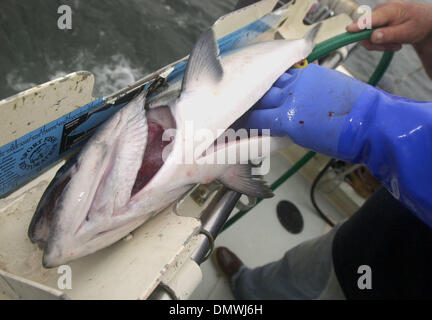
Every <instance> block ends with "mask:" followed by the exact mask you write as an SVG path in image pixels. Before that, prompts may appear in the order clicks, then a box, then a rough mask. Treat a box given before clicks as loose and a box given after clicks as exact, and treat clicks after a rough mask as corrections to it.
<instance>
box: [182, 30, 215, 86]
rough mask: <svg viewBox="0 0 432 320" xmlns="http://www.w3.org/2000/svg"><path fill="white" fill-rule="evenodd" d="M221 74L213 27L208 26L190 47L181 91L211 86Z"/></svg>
mask: <svg viewBox="0 0 432 320" xmlns="http://www.w3.org/2000/svg"><path fill="white" fill-rule="evenodd" d="M222 76H223V69H222V65H221V63H220V59H219V48H218V45H217V42H216V39H215V36H214V33H213V29H211V28H209V29H207V30H206V31H204V32H203V33H202V34H201V36H200V37H199V39H198V41H197V42H196V43H195V46H194V48H193V49H192V52H191V54H190V56H189V61H188V64H187V67H186V71H185V75H184V78H183V83H182V91H187V90H192V89H193V88H197V87H201V86H211V85H212V84H216V83H217V82H219V80H220V79H222Z"/></svg>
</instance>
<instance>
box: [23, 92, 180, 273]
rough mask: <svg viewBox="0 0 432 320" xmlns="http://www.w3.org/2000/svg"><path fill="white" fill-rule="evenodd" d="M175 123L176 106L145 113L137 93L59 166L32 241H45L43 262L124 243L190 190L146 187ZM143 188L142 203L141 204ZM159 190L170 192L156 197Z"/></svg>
mask: <svg viewBox="0 0 432 320" xmlns="http://www.w3.org/2000/svg"><path fill="white" fill-rule="evenodd" d="M169 127H175V121H174V119H173V117H172V115H171V111H170V107H168V106H160V107H157V108H154V109H151V110H150V111H147V112H146V111H145V110H144V98H143V96H138V97H137V98H135V99H133V100H132V101H131V102H129V104H128V105H126V106H125V107H123V109H121V110H120V111H119V112H117V113H116V114H115V115H113V116H112V118H110V119H109V120H108V121H106V122H105V123H104V125H103V126H101V127H100V128H99V129H98V130H97V131H96V132H95V134H94V135H93V136H92V138H91V139H90V140H89V141H88V142H87V143H86V145H85V146H84V147H83V149H82V150H81V151H80V152H79V153H78V154H77V155H75V156H74V157H72V158H71V159H69V160H68V161H67V162H66V164H65V165H64V166H63V167H62V168H61V169H60V170H59V171H58V172H57V175H56V177H55V178H54V179H53V180H52V182H51V183H50V185H49V186H48V188H47V189H46V191H45V193H44V195H43V196H42V198H41V200H40V202H39V205H38V207H37V209H36V212H35V214H34V216H33V219H32V222H31V224H30V228H29V237H30V239H31V240H32V241H33V242H35V243H38V244H40V245H41V246H43V247H44V257H43V264H44V266H45V267H55V266H58V265H61V264H64V263H66V262H68V261H70V260H73V259H76V258H79V257H82V256H85V255H88V254H90V253H93V252H95V251H97V250H99V249H101V248H103V247H106V246H108V245H110V244H112V243H114V242H116V241H118V240H119V239H121V238H122V237H124V236H126V235H127V234H128V233H129V232H131V231H132V230H134V229H135V228H136V227H138V226H139V225H140V224H142V223H143V222H144V221H145V220H147V219H148V218H150V217H151V216H153V215H154V214H155V213H157V212H160V211H161V210H162V209H164V208H166V207H167V206H168V205H169V204H170V203H171V202H172V201H173V200H172V199H175V198H176V197H178V193H180V192H184V188H180V187H179V188H177V190H171V192H164V190H159V192H158V193H156V194H155V192H154V190H153V191H151V190H150V191H149V192H147V190H146V186H147V184H148V183H149V182H150V181H151V180H152V178H153V177H154V176H155V175H156V174H157V173H158V171H159V170H160V168H161V167H162V166H163V165H164V161H163V158H162V153H163V150H164V149H165V147H167V146H168V145H169V144H170V143H172V142H173V141H162V135H163V132H164V131H165V130H166V129H167V128H169ZM183 187H184V186H183ZM138 193H139V195H140V202H141V203H144V204H145V205H144V206H143V205H141V206H136V205H135V204H136V200H134V196H135V195H136V194H138ZM160 194H163V195H164V196H160V197H159V198H158V195H160ZM167 195H171V196H170V197H168V196H167ZM169 201H171V202H169Z"/></svg>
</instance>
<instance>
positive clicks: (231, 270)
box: [212, 247, 243, 280]
mask: <svg viewBox="0 0 432 320" xmlns="http://www.w3.org/2000/svg"><path fill="white" fill-rule="evenodd" d="M212 260H213V263H214V264H215V265H216V268H217V269H218V270H219V272H220V273H222V274H223V275H224V276H225V277H227V278H228V279H229V280H230V279H231V277H232V276H233V275H234V274H236V273H237V271H238V270H239V269H240V267H241V266H242V265H243V262H242V261H241V260H240V259H239V258H238V257H237V256H236V255H235V254H234V253H233V252H232V251H231V250H229V249H228V248H225V247H219V248H216V249H215V250H214V252H213V255H212Z"/></svg>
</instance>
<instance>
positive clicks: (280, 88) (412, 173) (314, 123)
mask: <svg viewBox="0 0 432 320" xmlns="http://www.w3.org/2000/svg"><path fill="white" fill-rule="evenodd" d="M235 127H237V128H240V127H243V128H249V129H252V128H255V129H270V133H271V135H276V136H289V137H290V138H291V139H292V140H293V141H294V142H295V143H297V144H299V145H301V146H303V147H305V148H308V149H312V150H314V151H317V152H320V153H323V154H326V155H328V156H331V157H334V158H337V159H341V160H345V161H349V162H352V163H363V164H365V165H366V166H367V167H368V168H369V170H370V171H371V172H372V173H373V174H374V175H375V176H376V177H377V178H378V179H379V180H380V181H381V182H382V183H383V184H384V185H385V186H386V188H387V189H388V190H389V191H390V192H391V193H392V194H393V195H394V196H395V197H396V198H397V199H399V200H400V201H401V202H402V203H403V204H405V205H406V206H407V207H408V208H409V209H410V210H411V211H412V212H413V213H414V214H415V215H416V216H418V217H419V218H420V219H422V220H423V221H424V222H425V223H427V224H428V225H429V226H430V227H432V166H431V164H432V103H431V102H419V101H413V100H410V99H406V98H402V97H397V96H394V95H390V94H388V93H386V92H384V91H382V90H379V89H376V88H374V87H372V86H370V85H367V84H365V83H363V82H361V81H358V80H356V79H353V78H351V77H348V76H346V75H344V74H342V73H340V72H338V71H334V70H329V69H326V68H323V67H320V66H318V65H313V64H312V65H309V66H308V67H306V68H305V69H293V70H290V71H289V72H288V73H285V74H284V75H282V77H280V78H279V79H278V80H277V81H276V83H275V84H274V86H273V87H272V88H271V89H270V90H269V91H268V92H267V93H266V94H265V96H264V97H263V98H262V99H261V100H260V101H259V102H258V103H257V104H256V105H255V106H254V107H253V108H252V109H251V110H250V111H249V112H248V113H246V114H245V115H244V116H243V117H242V118H241V119H239V121H238V122H237V123H236V124H235Z"/></svg>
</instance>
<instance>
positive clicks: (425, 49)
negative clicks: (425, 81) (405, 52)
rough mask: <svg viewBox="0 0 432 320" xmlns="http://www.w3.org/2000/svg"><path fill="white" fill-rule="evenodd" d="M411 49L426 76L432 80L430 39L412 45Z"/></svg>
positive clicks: (431, 39)
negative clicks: (419, 61) (414, 51)
mask: <svg viewBox="0 0 432 320" xmlns="http://www.w3.org/2000/svg"><path fill="white" fill-rule="evenodd" d="M413 47H414V49H415V50H416V52H417V55H418V56H419V58H420V60H421V62H422V63H423V67H424V69H425V71H426V73H427V75H428V76H429V78H431V79H432V37H429V38H428V39H427V40H425V41H423V42H421V43H418V44H414V45H413Z"/></svg>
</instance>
